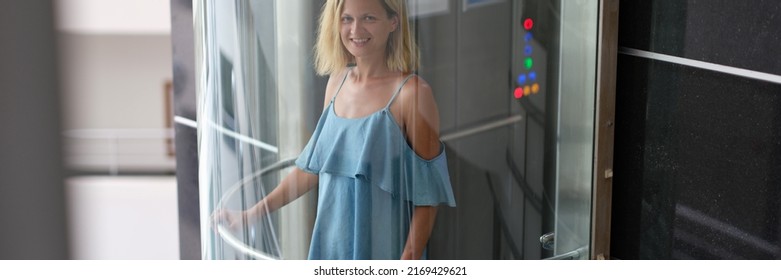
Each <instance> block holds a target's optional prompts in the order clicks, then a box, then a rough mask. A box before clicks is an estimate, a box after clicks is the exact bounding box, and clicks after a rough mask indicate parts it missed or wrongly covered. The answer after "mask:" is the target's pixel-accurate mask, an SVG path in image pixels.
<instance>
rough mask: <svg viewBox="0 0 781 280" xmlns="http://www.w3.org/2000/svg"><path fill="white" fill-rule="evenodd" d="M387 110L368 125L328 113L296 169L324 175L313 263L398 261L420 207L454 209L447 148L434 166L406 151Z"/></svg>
mask: <svg viewBox="0 0 781 280" xmlns="http://www.w3.org/2000/svg"><path fill="white" fill-rule="evenodd" d="M410 77H411V76H409V77H407V78H406V79H405V80H404V82H402V84H401V85H400V86H399V88H398V89H397V90H396V92H395V93H394V94H393V97H391V99H390V100H389V101H388V105H386V106H385V108H383V109H382V110H380V111H377V112H375V113H373V114H371V115H368V116H366V117H363V118H355V119H348V118H342V117H339V116H337V115H336V113H335V112H334V106H333V104H334V100H335V99H336V96H337V95H338V94H339V91H340V90H341V88H342V85H344V81H345V80H346V79H347V75H345V78H344V79H343V80H342V83H341V84H340V85H339V89H337V92H336V94H334V97H333V99H331V103H330V104H329V105H328V106H327V107H326V108H325V110H324V111H323V114H322V115H321V116H320V120H319V121H318V123H317V127H316V128H315V131H314V133H313V134H312V138H311V139H310V140H309V143H308V144H307V145H306V147H305V148H304V150H303V151H302V152H301V155H300V156H299V157H298V159H297V160H296V165H297V166H298V167H299V168H301V169H302V170H303V171H305V172H309V173H314V174H317V175H318V176H319V177H318V178H319V185H318V192H319V193H318V204H317V217H316V219H315V225H314V230H313V232H312V242H311V244H310V248H309V259H396V260H398V259H399V258H401V253H402V251H403V249H404V245H405V243H406V241H407V234H408V231H409V225H410V220H411V219H412V213H413V211H414V206H424V205H429V206H433V205H439V204H443V203H444V204H447V205H449V206H451V207H454V206H455V199H454V198H453V191H452V187H451V184H450V178H449V176H448V170H447V158H446V156H445V147H444V144H443V143H440V152H439V155H438V156H436V157H435V158H433V159H431V160H425V159H423V158H421V157H419V156H418V155H417V154H416V153H415V152H414V151H413V150H412V148H410V146H409V145H408V144H407V142H406V139H405V137H404V134H403V133H402V131H401V129H400V128H399V125H398V124H397V123H396V121H395V120H394V118H393V115H392V114H391V112H390V110H389V107H390V104H392V103H393V100H394V99H395V98H396V95H398V93H399V91H400V90H401V87H402V86H403V85H404V83H406V82H407V80H409V78H410Z"/></svg>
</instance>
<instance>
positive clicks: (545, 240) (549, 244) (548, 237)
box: [540, 232, 556, 250]
mask: <svg viewBox="0 0 781 280" xmlns="http://www.w3.org/2000/svg"><path fill="white" fill-rule="evenodd" d="M555 236H556V233H555V232H549V233H546V234H543V235H542V236H540V243H542V248H543V249H545V250H553V246H554V245H555V244H556V241H555V239H554V237H555Z"/></svg>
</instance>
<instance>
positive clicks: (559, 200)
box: [194, 0, 599, 259]
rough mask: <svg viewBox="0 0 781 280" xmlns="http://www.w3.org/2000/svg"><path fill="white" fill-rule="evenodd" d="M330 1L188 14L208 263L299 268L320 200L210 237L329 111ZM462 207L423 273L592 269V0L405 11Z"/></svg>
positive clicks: (253, 197)
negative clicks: (315, 49)
mask: <svg viewBox="0 0 781 280" xmlns="http://www.w3.org/2000/svg"><path fill="white" fill-rule="evenodd" d="M322 2H323V1H289V0H286V1H267V0H247V1H207V0H199V1H195V2H194V3H195V6H194V13H195V36H196V56H197V60H196V64H197V66H196V74H197V77H196V78H197V88H198V89H197V92H198V114H199V116H198V119H199V124H198V147H199V148H198V150H199V157H200V159H199V170H200V171H199V174H200V175H199V179H200V184H201V191H200V203H201V210H200V211H201V212H200V217H201V236H202V237H201V238H202V249H201V251H202V257H203V258H205V259H266V258H269V259H277V258H284V259H301V258H305V257H306V252H307V250H308V242H309V238H310V233H311V229H312V228H311V227H312V223H313V220H314V218H315V217H314V209H315V205H316V201H315V199H316V195H313V194H308V195H306V196H304V197H303V198H302V199H299V200H298V201H296V202H294V203H293V204H291V205H288V206H286V207H285V208H283V209H282V210H280V211H278V213H276V214H274V215H272V216H270V217H269V218H268V219H265V220H263V221H260V222H259V223H257V224H254V225H252V226H245V227H243V228H242V229H241V230H240V231H239V232H229V231H228V230H226V229H225V228H221V227H211V226H210V224H209V220H208V217H209V215H210V213H211V212H212V211H213V210H214V209H217V208H229V209H244V208H247V207H249V206H251V205H253V204H254V203H256V202H257V201H258V200H259V199H261V198H262V197H263V196H264V195H265V194H267V193H268V192H269V191H271V190H272V189H273V187H274V186H276V184H277V183H278V181H279V180H280V178H281V176H282V175H283V174H285V173H286V172H288V171H289V168H291V167H292V160H294V159H295V157H296V156H297V155H298V153H299V152H300V151H301V149H302V148H303V146H304V144H306V141H307V140H308V136H309V135H310V134H311V132H312V130H313V129H314V125H315V123H316V121H317V118H318V117H319V115H320V111H321V110H322V104H323V92H324V88H325V79H326V78H324V77H319V76H316V75H315V74H314V71H313V70H312V52H311V50H312V45H313V41H314V30H315V29H316V28H315V26H316V24H317V18H318V15H319V13H320V7H321V5H322ZM408 5H409V10H410V20H411V21H412V28H413V33H414V34H415V37H416V40H417V43H418V45H419V46H420V49H421V59H422V60H421V65H422V66H421V68H420V69H419V71H418V74H419V75H420V76H421V77H423V78H424V79H426V80H427V81H428V83H429V84H430V85H431V87H432V89H433V92H434V95H435V98H436V101H437V104H438V106H439V112H440V119H441V125H440V131H441V140H442V141H443V142H444V143H445V146H446V149H447V153H448V157H449V162H448V166H449V169H450V176H451V181H452V183H453V191H454V193H455V196H456V200H457V207H455V208H449V207H445V206H441V207H440V209H439V214H438V217H437V222H436V224H435V227H434V232H433V233H432V236H431V240H430V242H429V248H428V254H429V258H430V259H543V258H551V257H553V258H575V259H581V258H588V252H589V244H590V239H591V233H590V230H591V223H592V221H591V209H592V204H591V203H592V202H591V200H592V185H593V183H592V182H593V175H592V174H594V171H593V170H594V167H593V165H594V122H595V114H596V113H595V100H596V98H595V96H596V92H597V89H596V88H597V85H596V83H597V82H596V81H597V67H596V64H597V53H598V51H597V49H598V48H597V41H598V40H597V28H598V17H599V1H562V0H558V1H543V0H523V1H519V0H514V1H513V0H483V1H480V0H409V1H408Z"/></svg>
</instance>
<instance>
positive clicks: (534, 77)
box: [529, 71, 537, 81]
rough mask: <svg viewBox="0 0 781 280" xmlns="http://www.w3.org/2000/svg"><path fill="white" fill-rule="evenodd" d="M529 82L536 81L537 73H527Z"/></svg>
mask: <svg viewBox="0 0 781 280" xmlns="http://www.w3.org/2000/svg"><path fill="white" fill-rule="evenodd" d="M529 80H532V81H534V80H537V72H534V71H532V72H531V73H529Z"/></svg>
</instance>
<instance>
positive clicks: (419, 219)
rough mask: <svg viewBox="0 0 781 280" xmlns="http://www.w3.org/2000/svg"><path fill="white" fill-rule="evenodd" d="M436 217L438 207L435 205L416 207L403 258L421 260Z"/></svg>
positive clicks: (402, 254)
mask: <svg viewBox="0 0 781 280" xmlns="http://www.w3.org/2000/svg"><path fill="white" fill-rule="evenodd" d="M436 217H437V207H435V206H416V207H415V212H414V213H413V214H412V222H411V223H410V227H409V234H408V235H407V244H406V245H404V251H403V252H402V253H401V259H402V260H419V259H420V257H421V256H423V251H424V250H425V249H426V243H428V239H429V237H430V236H431V230H432V229H433V228H434V219H436Z"/></svg>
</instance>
